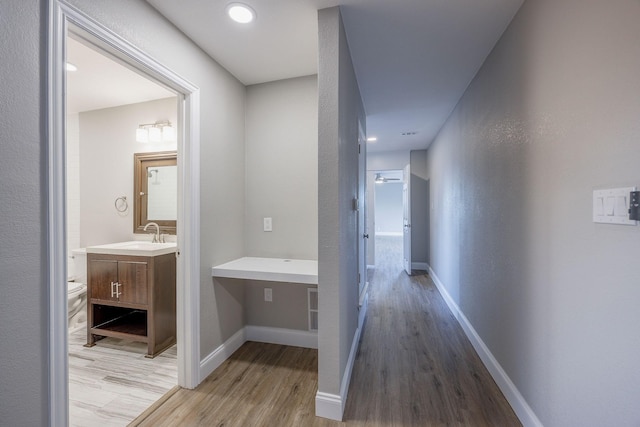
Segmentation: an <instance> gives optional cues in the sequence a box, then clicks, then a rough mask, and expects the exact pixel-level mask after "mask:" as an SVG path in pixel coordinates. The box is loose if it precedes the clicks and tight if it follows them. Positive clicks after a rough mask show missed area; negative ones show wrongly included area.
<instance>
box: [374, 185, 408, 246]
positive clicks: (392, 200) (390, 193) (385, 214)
mask: <svg viewBox="0 0 640 427" xmlns="http://www.w3.org/2000/svg"><path fill="white" fill-rule="evenodd" d="M373 190H374V191H375V208H374V212H371V213H370V214H371V215H375V227H376V234H379V233H383V234H388V233H395V234H398V235H402V182H401V181H397V182H386V183H382V184H374V188H373ZM371 237H372V238H371V240H373V233H372V236H371Z"/></svg>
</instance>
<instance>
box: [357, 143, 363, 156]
mask: <svg viewBox="0 0 640 427" xmlns="http://www.w3.org/2000/svg"><path fill="white" fill-rule="evenodd" d="M360 148H362V144H358V154H360Z"/></svg>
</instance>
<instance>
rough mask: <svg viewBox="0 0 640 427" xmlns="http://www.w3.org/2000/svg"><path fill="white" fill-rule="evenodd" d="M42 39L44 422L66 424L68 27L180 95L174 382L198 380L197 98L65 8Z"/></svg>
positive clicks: (55, 10)
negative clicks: (44, 55)
mask: <svg viewBox="0 0 640 427" xmlns="http://www.w3.org/2000/svg"><path fill="white" fill-rule="evenodd" d="M49 11H50V12H49V34H48V36H49V37H48V40H49V45H48V55H49V57H48V61H47V62H48V75H49V80H48V105H47V108H48V128H49V136H48V140H49V142H48V146H49V150H48V152H49V158H48V162H49V163H48V168H49V170H48V183H49V188H48V242H49V243H48V247H47V256H48V259H47V262H48V270H49V273H48V293H49V295H48V299H49V363H48V371H49V373H48V375H49V390H48V396H49V423H50V425H54V426H58V425H60V426H64V425H68V400H69V399H68V355H67V339H68V338H67V328H68V326H67V316H66V307H67V304H66V292H64V291H65V289H64V286H55V284H56V283H64V282H65V281H66V256H65V254H66V250H65V245H66V233H65V228H66V225H65V206H64V205H65V176H64V171H65V135H64V129H65V128H64V126H65V125H64V122H65V118H64V117H63V114H64V111H65V108H64V103H65V86H64V84H65V83H64V73H65V71H64V64H63V63H64V61H63V59H64V51H65V48H66V40H65V39H66V36H67V29H68V26H69V25H73V26H74V28H76V29H77V31H78V32H80V33H83V36H85V35H86V36H87V38H88V39H91V40H92V42H94V43H96V44H97V45H99V47H100V48H103V49H104V50H105V51H107V52H109V53H110V54H112V55H114V56H116V57H118V58H119V59H121V60H122V61H124V62H126V63H128V64H129V65H131V66H133V67H134V68H136V69H139V70H144V73H145V74H147V75H149V76H151V77H152V78H155V79H156V80H158V81H159V82H161V83H162V84H164V85H165V86H167V87H169V88H171V89H173V90H174V91H176V92H177V93H178V94H179V97H180V96H182V97H184V98H182V102H181V103H180V107H179V117H180V118H181V120H182V129H183V134H182V138H181V140H180V142H179V144H180V146H179V147H180V149H179V150H178V168H179V170H180V178H179V179H181V183H179V185H180V188H181V194H182V195H181V197H182V203H179V204H178V227H179V228H178V250H179V251H180V253H181V256H180V257H178V261H177V269H178V273H177V285H178V287H177V328H178V384H179V385H180V386H182V387H187V388H193V387H195V386H196V385H197V384H198V383H199V382H200V233H199V230H200V159H199V157H200V156H199V153H200V96H199V89H198V87H196V86H194V85H193V84H191V83H190V82H188V81H187V80H185V79H183V78H182V77H180V76H178V75H177V74H175V73H174V72H172V71H171V70H169V69H168V68H166V67H164V66H163V65H162V64H160V63H159V62H157V61H156V60H154V59H153V58H151V57H149V56H148V55H147V54H145V53H144V52H143V51H141V50H139V49H137V48H136V47H135V46H133V45H131V44H130V43H129V42H127V41H126V40H125V39H123V38H121V37H120V36H118V35H117V34H115V33H113V32H112V31H111V30H109V29H108V28H106V27H104V26H103V25H102V24H100V23H98V22H97V21H95V20H94V19H93V18H91V17H89V16H88V15H86V14H84V13H83V12H81V11H79V10H78V9H76V8H75V7H74V6H72V5H70V4H68V3H67V2H66V0H49Z"/></svg>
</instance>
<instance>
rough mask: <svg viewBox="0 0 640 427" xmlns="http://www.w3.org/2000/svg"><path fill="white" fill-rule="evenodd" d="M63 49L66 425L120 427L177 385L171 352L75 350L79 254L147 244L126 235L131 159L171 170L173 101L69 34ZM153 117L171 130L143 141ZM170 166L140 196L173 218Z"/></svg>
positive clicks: (81, 299)
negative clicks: (159, 198)
mask: <svg viewBox="0 0 640 427" xmlns="http://www.w3.org/2000/svg"><path fill="white" fill-rule="evenodd" d="M67 43H68V56H67V57H68V62H69V63H71V64H73V66H74V68H75V70H73V69H72V70H68V73H67V76H68V85H67V124H66V125H67V126H66V155H67V158H66V166H67V168H66V173H67V177H66V183H67V194H66V210H67V252H68V263H67V273H68V274H67V276H68V278H69V282H68V314H69V325H68V327H69V402H70V425H88V424H87V423H95V422H96V421H97V420H100V422H101V423H102V424H104V425H124V424H126V423H127V422H128V421H130V420H131V419H133V418H134V417H135V416H137V415H138V414H139V413H140V412H141V411H142V410H144V409H145V408H146V407H148V406H149V405H150V404H151V403H153V402H154V401H156V400H157V399H158V398H159V397H160V396H162V395H163V394H164V393H166V392H167V391H168V390H170V389H171V388H172V387H174V386H175V385H176V384H177V355H176V348H175V345H173V346H171V347H169V348H168V349H166V351H163V352H159V354H158V355H157V357H154V358H145V356H146V355H147V345H146V344H145V343H143V342H136V341H129V340H122V339H116V338H113V337H107V338H104V339H101V340H99V341H98V342H97V343H96V345H95V346H93V347H91V348H87V347H86V346H85V345H86V344H87V342H88V336H87V250H86V248H87V247H94V246H97V245H105V244H111V243H117V242H128V241H134V240H143V241H148V242H151V241H152V239H153V237H152V234H154V233H155V232H156V231H157V230H156V228H155V227H153V226H152V227H148V230H147V231H146V232H143V233H141V232H140V231H142V230H141V228H142V227H139V229H138V230H136V232H134V219H135V218H136V210H137V209H136V197H135V196H134V176H135V174H134V153H147V154H148V153H157V152H163V153H165V152H171V153H174V155H173V164H175V152H176V150H177V142H176V126H177V124H178V123H177V109H178V103H177V98H176V96H175V94H173V93H172V92H170V91H168V90H167V89H165V88H163V87H161V86H159V85H157V84H156V83H154V82H152V81H150V80H147V79H145V78H144V77H142V76H140V75H138V74H136V73H134V72H133V71H130V70H129V69H127V68H125V67H123V66H122V65H120V64H117V63H116V62H114V61H113V60H112V59H110V58H108V57H106V56H105V55H103V54H101V53H99V52H97V51H95V50H93V49H91V48H89V47H88V46H86V45H84V44H83V43H81V42H79V41H77V40H74V39H73V38H71V37H69V38H68V39H67ZM159 121H160V122H162V123H163V124H168V123H170V124H171V125H172V126H171V127H172V129H168V126H162V127H157V128H156V129H157V130H158V131H159V135H149V134H150V132H149V130H150V129H152V128H153V126H149V125H151V124H155V123H156V122H159ZM139 130H140V132H139ZM152 132H156V131H152ZM144 133H147V136H148V138H147V141H146V142H141V141H139V140H140V139H141V137H142V136H143V134H144ZM156 136H158V138H156ZM175 169H176V167H175V166H173V167H167V166H160V167H154V168H153V169H152V172H149V173H150V174H151V177H149V178H148V179H149V182H148V184H149V185H148V188H149V191H148V194H149V199H151V195H152V194H153V192H154V191H155V190H160V189H161V192H162V193H163V194H165V196H166V198H167V199H170V200H171V199H172V201H173V203H171V207H170V208H169V211H170V212H171V213H168V214H167V215H165V216H164V217H163V218H161V219H166V220H168V219H169V218H170V217H173V219H174V220H175V209H176V205H177V194H176V192H177V176H176V173H175ZM150 170H151V169H150ZM156 192H157V191H156ZM140 199H142V198H138V201H139V200H140ZM150 208H151V207H150ZM158 222H160V223H161V224H162V225H164V222H161V221H158ZM143 225H144V224H143ZM159 231H160V232H161V233H162V235H163V236H162V238H163V240H166V241H167V242H175V241H176V236H175V225H174V226H173V230H169V229H165V228H164V227H163V228H162V229H161V230H159ZM154 235H155V234H154ZM174 250H175V249H174ZM174 276H175V274H174ZM174 341H175V339H174ZM154 356H155V355H154Z"/></svg>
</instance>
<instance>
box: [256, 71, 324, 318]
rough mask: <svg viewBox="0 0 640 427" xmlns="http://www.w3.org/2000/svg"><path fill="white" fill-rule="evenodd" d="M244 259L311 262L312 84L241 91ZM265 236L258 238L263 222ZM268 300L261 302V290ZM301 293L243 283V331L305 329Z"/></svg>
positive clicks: (314, 178)
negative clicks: (267, 225)
mask: <svg viewBox="0 0 640 427" xmlns="http://www.w3.org/2000/svg"><path fill="white" fill-rule="evenodd" d="M245 126H246V153H245V159H246V169H245V174H246V175H245V176H246V178H245V180H246V210H245V255H247V256H257V257H275V258H298V259H317V258H318V79H317V77H316V76H308V77H301V78H296V79H288V80H280V81H276V82H271V83H264V84H259V85H252V86H248V87H247V114H246V124H245ZM265 217H270V218H272V224H273V231H271V232H265V231H263V218H265ZM266 287H269V288H271V289H272V291H273V301H272V302H266V301H264V288H266ZM307 288H308V286H303V285H300V284H286V283H275V284H274V283H269V282H264V281H246V284H245V287H244V290H245V295H244V301H245V323H246V324H247V325H256V326H267V327H275V328H287V329H299V330H308V314H307Z"/></svg>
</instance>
